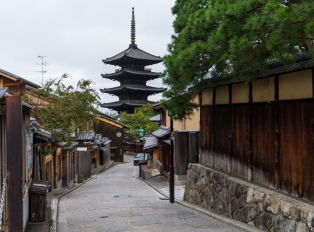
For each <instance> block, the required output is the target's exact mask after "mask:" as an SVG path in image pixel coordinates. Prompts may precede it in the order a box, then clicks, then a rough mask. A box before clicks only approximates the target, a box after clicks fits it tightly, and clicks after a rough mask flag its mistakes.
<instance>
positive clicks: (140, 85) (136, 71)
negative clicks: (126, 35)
mask: <svg viewBox="0 0 314 232" xmlns="http://www.w3.org/2000/svg"><path fill="white" fill-rule="evenodd" d="M103 62H104V63H105V64H111V65H115V66H116V65H117V66H120V69H116V70H115V73H111V74H102V75H101V76H102V77H103V78H107V79H110V80H115V81H119V82H120V86H118V87H114V88H109V89H101V90H100V91H101V92H102V93H108V94H113V95H116V96H118V97H119V101H117V102H111V103H104V104H101V107H105V108H109V109H113V110H116V111H118V112H119V113H120V112H122V111H125V112H127V113H129V114H132V113H134V108H135V107H141V106H143V105H145V104H146V103H153V102H150V101H148V100H147V98H148V96H149V95H152V94H156V93H161V92H163V91H165V90H166V88H155V87H151V86H147V85H146V82H147V81H149V80H153V79H156V78H158V77H159V75H160V73H154V72H151V69H148V68H145V66H147V65H153V64H157V63H160V62H162V58H161V57H159V56H154V55H151V54H149V53H147V52H145V51H143V50H141V49H139V48H138V47H137V45H136V44H135V17H134V8H133V10H132V21H131V44H130V45H129V48H128V49H126V50H125V51H123V52H121V53H119V54H118V55H115V56H113V57H111V58H107V59H106V60H103Z"/></svg>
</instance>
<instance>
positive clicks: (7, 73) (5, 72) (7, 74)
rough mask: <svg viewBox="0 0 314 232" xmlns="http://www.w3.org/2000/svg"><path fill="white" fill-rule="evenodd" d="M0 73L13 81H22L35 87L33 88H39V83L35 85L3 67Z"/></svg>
mask: <svg viewBox="0 0 314 232" xmlns="http://www.w3.org/2000/svg"><path fill="white" fill-rule="evenodd" d="M0 75H2V76H4V77H7V78H9V79H11V80H13V81H22V83H25V84H26V85H30V86H32V87H35V88H41V86H40V85H37V84H35V83H33V82H31V81H28V80H26V79H24V78H23V77H20V76H17V75H15V74H13V73H10V72H8V71H6V70H3V69H0Z"/></svg>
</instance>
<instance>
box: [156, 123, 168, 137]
mask: <svg viewBox="0 0 314 232" xmlns="http://www.w3.org/2000/svg"><path fill="white" fill-rule="evenodd" d="M152 135H153V136H155V137H157V138H165V137H168V136H169V135H170V127H165V126H163V125H161V126H160V127H159V129H158V130H156V131H154V132H153V133H152Z"/></svg>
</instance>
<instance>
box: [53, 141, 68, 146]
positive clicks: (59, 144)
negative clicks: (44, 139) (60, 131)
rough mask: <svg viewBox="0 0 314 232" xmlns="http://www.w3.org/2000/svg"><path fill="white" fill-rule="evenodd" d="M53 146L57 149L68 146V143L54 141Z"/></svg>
mask: <svg viewBox="0 0 314 232" xmlns="http://www.w3.org/2000/svg"><path fill="white" fill-rule="evenodd" d="M53 144H54V145H56V146H57V147H64V146H66V145H67V142H63V141H54V142H53Z"/></svg>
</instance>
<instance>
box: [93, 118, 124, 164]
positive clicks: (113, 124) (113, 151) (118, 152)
mask: <svg viewBox="0 0 314 232" xmlns="http://www.w3.org/2000/svg"><path fill="white" fill-rule="evenodd" d="M97 119H98V123H96V122H95V121H94V122H91V123H90V124H89V130H94V131H95V133H97V134H101V135H102V136H103V137H107V138H108V139H109V140H110V141H111V142H110V158H111V160H113V161H115V162H123V151H124V143H123V139H124V129H125V128H128V127H127V126H125V125H123V124H121V123H119V122H117V120H116V119H115V118H113V117H110V116H108V115H106V114H100V115H99V116H98V117H97Z"/></svg>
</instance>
